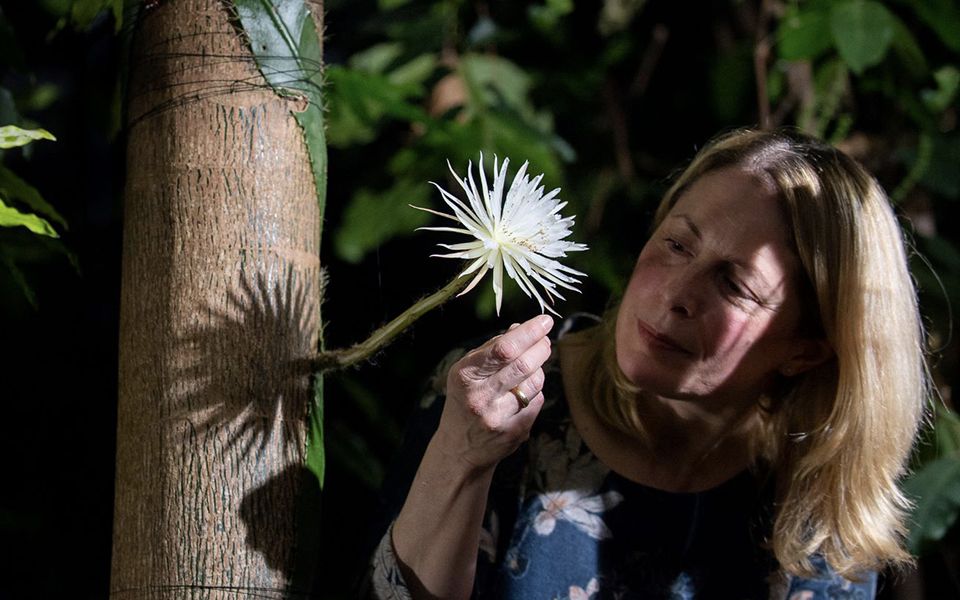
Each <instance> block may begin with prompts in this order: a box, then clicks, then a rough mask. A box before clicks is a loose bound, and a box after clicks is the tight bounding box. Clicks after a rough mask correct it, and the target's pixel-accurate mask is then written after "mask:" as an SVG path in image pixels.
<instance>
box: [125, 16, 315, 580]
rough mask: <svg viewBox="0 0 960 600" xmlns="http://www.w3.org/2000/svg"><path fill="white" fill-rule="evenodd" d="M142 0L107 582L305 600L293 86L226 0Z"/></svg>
mask: <svg viewBox="0 0 960 600" xmlns="http://www.w3.org/2000/svg"><path fill="white" fill-rule="evenodd" d="M147 5H148V6H154V7H153V8H147V9H146V13H145V14H144V15H143V18H142V21H141V22H140V23H139V25H138V26H139V30H138V31H137V35H136V39H135V40H134V44H133V47H132V54H131V63H130V65H131V68H130V85H129V98H128V136H129V137H128V148H127V182H126V189H125V193H124V196H125V198H124V201H125V204H124V242H123V267H122V269H123V270H122V291H121V310H120V365H119V369H120V371H119V388H120V389H119V409H118V415H117V418H118V424H117V474H116V502H115V509H114V510H115V513H114V533H113V565H112V580H111V596H112V597H115V598H123V599H126V598H231V599H235V598H237V597H248V596H256V597H261V598H279V597H301V596H306V595H307V593H308V591H309V590H308V588H309V582H310V576H311V574H310V570H311V568H312V564H311V554H310V551H311V550H313V549H315V548H312V546H313V545H314V544H316V543H317V541H318V537H317V530H316V523H317V522H318V520H319V519H318V515H317V512H316V511H317V510H318V506H317V502H316V495H317V494H318V484H317V482H316V479H315V478H312V476H311V475H309V472H308V471H307V470H306V469H305V467H304V445H305V428H306V416H307V407H308V403H309V402H310V401H311V399H312V393H311V390H310V384H311V382H310V373H309V370H308V367H307V365H308V363H309V359H310V357H312V356H313V355H314V353H315V351H316V348H317V344H318V335H319V327H318V323H319V305H320V296H321V294H322V289H321V274H320V261H319V251H320V230H321V223H320V212H319V207H318V204H317V191H316V187H315V184H314V179H313V176H312V174H311V169H310V161H309V158H308V154H307V150H306V147H305V144H304V141H303V136H302V133H301V130H300V128H299V126H298V125H297V123H296V121H295V119H294V117H293V115H292V114H291V110H298V109H300V110H302V108H303V106H302V101H301V100H298V99H296V98H286V99H285V98H281V97H279V96H278V95H277V94H275V93H274V92H273V91H271V90H270V88H269V87H267V86H266V83H265V81H264V80H263V78H262V76H261V75H260V73H259V71H258V70H257V67H256V65H255V63H254V61H253V58H252V56H251V54H250V51H249V48H248V47H246V45H245V44H244V42H243V40H242V39H241V36H240V34H239V33H238V31H237V29H236V27H235V24H234V23H233V22H231V20H230V19H229V16H230V15H229V12H228V11H229V7H227V6H225V4H224V3H223V2H221V1H219V0H176V1H169V2H161V3H159V4H157V3H149V2H148V3H147ZM318 30H320V29H318ZM304 519H306V520H304Z"/></svg>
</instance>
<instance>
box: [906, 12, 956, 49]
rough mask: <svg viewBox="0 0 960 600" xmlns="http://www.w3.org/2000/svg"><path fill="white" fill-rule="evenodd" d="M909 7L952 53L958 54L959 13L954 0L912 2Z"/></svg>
mask: <svg viewBox="0 0 960 600" xmlns="http://www.w3.org/2000/svg"><path fill="white" fill-rule="evenodd" d="M910 5H911V6H912V7H913V9H914V10H915V11H917V15H919V17H920V18H921V19H922V20H923V21H924V23H926V24H927V25H928V26H929V27H930V28H931V29H933V30H934V31H935V32H936V33H937V35H938V36H939V37H940V40H941V41H942V42H943V43H944V44H946V46H947V47H948V48H950V49H951V50H953V51H954V52H960V11H958V10H957V3H956V1H955V0H914V1H913V2H910Z"/></svg>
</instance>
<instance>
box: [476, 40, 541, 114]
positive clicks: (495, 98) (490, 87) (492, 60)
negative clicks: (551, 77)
mask: <svg viewBox="0 0 960 600" xmlns="http://www.w3.org/2000/svg"><path fill="white" fill-rule="evenodd" d="M459 71H460V74H461V75H462V76H463V79H464V82H465V83H466V84H467V90H468V92H469V95H470V100H471V103H470V104H471V108H472V109H473V110H475V111H477V112H482V111H483V110H485V109H486V108H488V107H490V106H492V105H494V104H497V103H501V102H502V103H503V104H506V105H507V106H510V107H513V108H514V109H516V110H519V111H521V112H522V113H524V114H525V116H526V115H529V114H530V113H532V112H533V107H532V106H531V105H530V102H529V100H528V98H527V96H528V94H529V92H530V85H531V82H530V76H529V75H527V74H526V73H525V72H524V71H523V69H521V68H520V67H518V66H517V65H516V64H515V63H513V62H510V61H509V60H507V59H505V58H501V57H499V56H489V55H486V54H466V55H464V56H463V57H462V58H461V60H460V69H459Z"/></svg>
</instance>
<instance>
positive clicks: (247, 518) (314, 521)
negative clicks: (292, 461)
mask: <svg viewBox="0 0 960 600" xmlns="http://www.w3.org/2000/svg"><path fill="white" fill-rule="evenodd" d="M291 489H296V490H298V492H297V498H296V507H295V510H296V525H295V542H294V548H293V549H292V550H293V556H294V559H293V560H292V561H290V560H289V556H290V552H291V548H289V547H287V544H286V542H285V541H284V540H282V539H281V538H279V537H278V536H277V535H276V525H277V523H276V521H277V517H276V516H275V515H276V512H277V511H278V510H289V508H290V507H289V501H288V498H289V494H290V490H291ZM320 500H321V494H320V483H319V482H318V481H317V477H316V475H314V474H313V473H312V472H311V471H310V470H309V469H307V468H305V467H299V466H290V467H287V468H286V469H284V470H283V471H282V472H280V473H278V474H277V475H274V476H273V477H271V478H270V479H268V480H267V481H266V482H264V483H263V484H262V485H261V486H259V487H257V488H255V489H254V490H253V491H251V492H250V493H248V494H247V495H246V496H244V498H243V501H242V502H241V503H240V518H241V519H243V522H244V525H246V528H247V537H246V540H245V541H246V544H247V547H248V548H251V549H253V550H254V551H256V552H258V553H259V554H260V555H261V556H263V559H264V562H266V563H267V566H269V567H270V568H271V569H274V570H277V571H281V572H283V574H284V575H285V578H286V580H287V582H288V584H289V585H288V589H287V593H286V596H285V597H286V598H289V599H295V598H310V597H312V596H311V595H310V589H311V586H312V585H313V575H314V571H315V570H316V566H317V562H318V560H319V555H320V535H319V530H320V508H321V505H320Z"/></svg>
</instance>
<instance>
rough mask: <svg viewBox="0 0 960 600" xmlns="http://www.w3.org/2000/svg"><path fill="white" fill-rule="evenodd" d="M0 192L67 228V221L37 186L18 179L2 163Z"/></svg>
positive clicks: (0, 167) (0, 168) (0, 166)
mask: <svg viewBox="0 0 960 600" xmlns="http://www.w3.org/2000/svg"><path fill="white" fill-rule="evenodd" d="M0 194H2V195H4V196H6V197H7V198H9V199H13V200H19V201H21V202H23V203H24V204H26V205H27V206H29V207H30V208H32V209H33V210H34V211H35V212H38V213H41V214H43V215H46V216H47V217H48V218H50V219H51V220H53V221H56V222H57V223H59V224H60V225H61V226H63V228H64V229H68V227H67V221H66V220H65V219H64V218H63V217H61V216H60V213H58V212H57V210H56V209H55V208H53V207H52V206H50V204H48V203H47V201H46V200H44V199H43V196H41V195H40V192H39V191H37V188H35V187H33V186H32V185H30V184H29V183H27V182H26V181H24V180H22V179H20V177H18V176H17V175H16V173H14V172H13V171H11V170H10V169H8V168H6V167H4V166H2V165H0Z"/></svg>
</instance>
